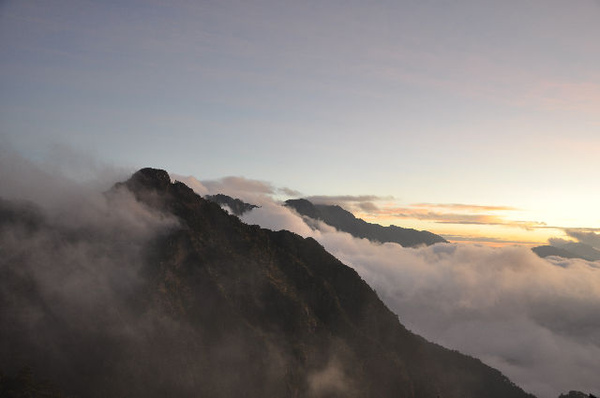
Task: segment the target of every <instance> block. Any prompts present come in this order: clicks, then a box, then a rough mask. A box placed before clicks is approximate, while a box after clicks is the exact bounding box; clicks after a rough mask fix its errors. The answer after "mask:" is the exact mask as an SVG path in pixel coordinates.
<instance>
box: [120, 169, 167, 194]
mask: <svg viewBox="0 0 600 398" xmlns="http://www.w3.org/2000/svg"><path fill="white" fill-rule="evenodd" d="M126 184H127V186H129V187H130V188H132V189H134V190H135V189H138V188H141V187H143V188H146V189H155V190H159V191H164V190H166V189H167V188H168V186H169V185H170V184H171V177H170V176H169V173H167V172H166V171H165V170H162V169H154V168H150V167H146V168H143V169H140V170H138V171H137V172H135V173H134V174H133V175H132V176H131V178H129V180H128V181H127V182H126Z"/></svg>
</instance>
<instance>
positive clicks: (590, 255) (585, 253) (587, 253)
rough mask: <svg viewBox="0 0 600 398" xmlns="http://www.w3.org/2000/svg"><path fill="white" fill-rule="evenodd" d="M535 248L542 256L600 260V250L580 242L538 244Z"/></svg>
mask: <svg viewBox="0 0 600 398" xmlns="http://www.w3.org/2000/svg"><path fill="white" fill-rule="evenodd" d="M531 250H533V251H534V252H535V253H536V254H537V255H538V256H540V257H548V256H559V257H563V258H580V259H583V260H587V261H598V260H600V251H599V250H596V249H594V248H593V247H592V246H589V245H586V244H585V243H580V242H565V243H563V244H561V245H560V246H550V245H546V246H537V247H534V248H533V249H531Z"/></svg>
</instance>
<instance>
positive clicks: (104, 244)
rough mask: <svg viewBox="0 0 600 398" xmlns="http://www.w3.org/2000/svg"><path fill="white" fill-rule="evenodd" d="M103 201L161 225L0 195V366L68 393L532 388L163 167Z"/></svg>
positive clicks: (450, 396) (493, 392)
mask: <svg viewBox="0 0 600 398" xmlns="http://www.w3.org/2000/svg"><path fill="white" fill-rule="evenodd" d="M128 192H131V194H133V196H134V198H135V201H134V202H132V201H127V200H126V199H127V198H129V196H127V195H129V194H128ZM123 195H125V196H123ZM106 197H107V198H108V199H107V200H108V202H109V204H113V206H117V205H118V204H119V203H120V202H119V200H124V201H123V203H125V204H124V205H123V206H124V208H125V209H131V212H130V213H131V214H133V213H135V214H136V215H139V216H140V217H142V216H143V217H145V218H144V220H151V221H152V222H153V223H163V224H164V225H166V227H163V228H162V229H157V231H156V232H155V233H153V234H152V235H148V233H147V230H148V228H149V227H148V226H147V225H150V224H149V222H148V223H146V224H143V225H142V227H140V228H138V227H139V224H140V221H139V220H141V219H142V218H139V219H135V220H134V221H136V222H132V223H131V224H130V225H131V227H128V228H122V227H120V226H119V225H113V224H110V223H105V221H104V218H110V217H109V215H110V214H108V213H107V214H108V215H107V214H105V217H104V218H102V217H99V218H94V217H88V219H91V220H93V222H94V223H96V224H93V225H92V224H82V225H83V226H77V227H73V225H74V220H69V222H68V223H66V224H65V223H63V222H64V220H63V219H62V218H58V219H55V218H52V217H49V216H44V215H43V214H42V215H40V212H39V211H37V210H36V211H29V210H27V211H24V212H23V209H24V207H23V206H20V205H15V204H13V203H12V202H6V201H3V202H0V207H1V208H2V209H3V210H2V212H0V214H10V215H11V216H10V217H3V218H2V219H0V239H1V240H0V247H2V250H3V255H4V256H3V258H2V259H0V321H1V323H0V325H2V326H1V327H0V369H4V371H5V372H12V373H13V374H14V372H15V371H16V370H18V369H21V368H22V367H23V366H24V365H27V366H31V368H32V369H34V371H35V374H36V375H39V377H41V378H43V379H46V378H47V379H50V380H52V381H54V382H56V384H57V385H58V386H59V387H60V388H61V389H62V390H63V391H65V393H66V394H68V395H69V396H81V397H106V396H128V397H167V396H171V397H239V396H243V397H414V398H416V397H419V398H429V397H431V398H435V397H445V398H454V397H456V398H458V397H466V398H468V397H473V398H474V397H490V398H494V397H498V398H511V397H515V398H516V397H523V398H525V397H531V395H528V394H526V393H525V392H523V391H522V390H521V389H520V388H518V387H517V386H515V385H514V384H513V383H511V382H510V381H509V380H508V379H507V378H506V377H504V376H503V375H502V374H501V373H500V372H498V371H497V370H495V369H492V368H490V367H489V366H486V365H484V364H483V363H481V362H480V361H479V360H477V359H474V358H471V357H469V356H466V355H463V354H460V353H458V352H456V351H451V350H448V349H445V348H443V347H440V346H438V345H436V344H432V343H430V342H427V341H426V340H425V339H423V338H421V337H419V336H417V335H415V334H413V333H411V332H410V331H408V330H407V329H406V328H405V327H404V326H402V324H401V323H400V322H399V320H398V318H397V316H396V315H394V314H393V313H392V312H391V311H390V310H389V309H388V308H387V307H386V306H385V305H384V304H383V303H382V302H381V300H380V299H379V298H378V296H377V295H376V293H375V292H374V291H373V290H372V289H371V288H370V287H369V286H368V285H367V284H366V283H365V282H364V281H363V280H362V279H361V278H360V277H359V275H358V274H357V273H356V272H355V271H354V270H353V269H351V268H349V267H347V266H346V265H344V264H342V263H341V262H340V261H339V260H337V259H336V258H335V257H333V256H332V255H330V254H329V253H328V252H326V251H325V250H324V249H323V247H322V246H321V245H319V244H318V243H317V242H316V241H315V240H313V239H310V238H308V239H304V238H302V237H300V236H298V235H295V234H293V233H291V232H287V231H279V232H273V231H269V230H265V229H261V228H259V227H258V226H250V225H246V224H243V223H242V222H240V221H239V219H238V218H237V217H235V216H231V215H228V214H227V213H226V212H225V211H223V210H222V209H221V208H220V207H219V206H218V205H217V204H215V203H212V202H209V201H207V200H204V199H202V198H201V197H200V196H198V195H196V194H195V193H194V192H193V191H192V190H191V189H190V188H188V187H187V186H186V185H184V184H182V183H179V182H176V183H171V182H170V179H169V176H168V174H167V173H166V172H165V171H162V170H156V169H142V170H140V171H138V172H137V173H135V174H134V175H133V176H132V177H131V178H130V179H129V180H128V181H127V182H125V183H119V184H116V185H115V187H114V188H113V190H112V191H111V192H108V193H107V194H106ZM123 197H124V198H125V199H122V198H123ZM27 209H29V207H27ZM134 210H135V212H134ZM21 212H23V214H24V215H25V217H24V218H23V220H20V218H19V217H18V215H19V214H20V213H21ZM130 213H125V215H122V216H121V213H118V214H119V215H120V217H121V219H123V220H125V219H126V218H127V217H130V216H131V214H130ZM102 214H104V213H102ZM173 216H175V217H176V218H177V220H178V222H177V223H176V224H175V223H168V222H166V221H169V220H170V218H171V217H173ZM98 223H102V224H101V225H102V227H100V226H98V225H100V224H98ZM90 225H92V226H90ZM105 225H108V226H105ZM161 225H162V224H161Z"/></svg>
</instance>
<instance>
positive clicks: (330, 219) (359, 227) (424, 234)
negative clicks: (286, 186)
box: [285, 199, 448, 247]
mask: <svg viewBox="0 0 600 398" xmlns="http://www.w3.org/2000/svg"><path fill="white" fill-rule="evenodd" d="M285 205H286V206H287V207H289V208H291V209H294V210H295V211H296V212H297V213H298V214H300V215H302V216H306V217H310V218H312V219H315V220H321V221H323V222H325V223H326V224H328V225H330V226H332V227H334V228H336V229H338V230H340V231H342V232H348V233H350V234H351V235H352V236H354V237H356V238H366V239H369V240H371V241H376V242H381V243H384V242H394V243H398V244H400V245H402V246H405V247H416V246H420V245H427V246H429V245H433V244H435V243H448V241H447V240H446V239H444V238H443V237H441V236H439V235H436V234H434V233H432V232H429V231H418V230H416V229H412V228H402V227H398V226H395V225H390V226H388V227H384V226H382V225H379V224H372V223H368V222H366V221H364V220H362V219H360V218H357V217H355V216H354V215H353V214H352V213H350V212H349V211H347V210H345V209H343V208H342V207H341V206H338V205H318V204H313V203H312V202H310V201H309V200H307V199H290V200H287V201H286V202H285Z"/></svg>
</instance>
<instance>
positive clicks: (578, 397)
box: [558, 391, 596, 398]
mask: <svg viewBox="0 0 600 398" xmlns="http://www.w3.org/2000/svg"><path fill="white" fill-rule="evenodd" d="M558 398H596V397H595V396H594V395H592V394H584V393H582V392H581V391H569V392H568V393H567V394H560V396H559V397H558Z"/></svg>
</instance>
